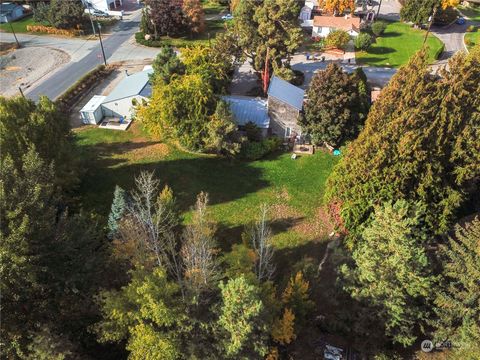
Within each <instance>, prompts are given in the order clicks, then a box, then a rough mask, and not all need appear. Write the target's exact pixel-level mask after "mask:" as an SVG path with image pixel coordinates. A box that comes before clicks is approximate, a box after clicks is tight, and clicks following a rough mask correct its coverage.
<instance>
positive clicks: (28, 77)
mask: <svg viewBox="0 0 480 360" xmlns="http://www.w3.org/2000/svg"><path fill="white" fill-rule="evenodd" d="M69 61H70V56H69V55H68V54H67V53H66V52H64V51H61V50H57V49H52V48H48V47H26V48H21V49H17V50H14V51H12V52H9V53H8V54H5V55H2V56H0V70H1V73H0V89H1V94H2V95H3V96H12V95H15V94H16V93H18V87H19V86H21V87H22V90H23V89H28V88H29V87H30V86H32V85H33V84H34V83H35V82H36V81H38V80H40V79H42V78H43V77H45V76H46V75H49V74H51V73H53V72H54V71H55V70H56V69H58V68H59V67H60V66H61V65H63V64H66V63H67V62H69Z"/></svg>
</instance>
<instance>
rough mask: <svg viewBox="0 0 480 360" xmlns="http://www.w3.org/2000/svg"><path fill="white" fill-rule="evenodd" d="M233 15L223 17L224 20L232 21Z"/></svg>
mask: <svg viewBox="0 0 480 360" xmlns="http://www.w3.org/2000/svg"><path fill="white" fill-rule="evenodd" d="M232 19H233V15H232V14H226V15H223V16H222V20H232Z"/></svg>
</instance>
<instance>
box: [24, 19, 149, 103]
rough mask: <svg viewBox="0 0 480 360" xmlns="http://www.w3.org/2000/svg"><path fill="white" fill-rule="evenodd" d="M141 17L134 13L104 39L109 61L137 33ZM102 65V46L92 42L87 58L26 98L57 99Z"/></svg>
mask: <svg viewBox="0 0 480 360" xmlns="http://www.w3.org/2000/svg"><path fill="white" fill-rule="evenodd" d="M140 17H141V12H136V13H134V14H133V15H132V17H131V18H130V20H129V21H122V22H121V23H120V24H119V25H118V26H117V27H116V28H115V29H114V31H112V34H111V35H109V36H108V37H107V38H105V39H104V41H103V46H104V49H105V56H106V57H107V59H109V58H110V57H111V56H112V55H113V54H114V53H115V51H116V50H117V49H119V48H120V47H121V46H122V45H123V44H124V43H125V42H127V41H128V40H129V39H130V38H131V36H132V34H134V33H135V32H136V31H137V29H138V25H139V22H140ZM55 47H58V46H55ZM102 63H103V59H102V51H101V48H100V44H99V42H97V41H92V48H91V50H90V51H89V52H88V53H87V54H86V55H85V56H83V57H82V58H81V59H78V60H77V61H71V62H70V63H69V64H68V65H67V66H65V67H63V68H62V69H61V70H59V71H57V72H55V73H54V74H53V75H52V76H50V77H48V78H47V79H46V80H45V81H43V82H42V83H40V84H39V85H38V86H36V87H34V88H33V89H31V90H29V91H26V96H27V97H29V98H30V99H32V100H35V101H36V100H38V98H39V97H40V95H46V96H48V97H49V98H50V99H55V98H57V97H58V96H59V95H61V94H62V93H63V92H64V91H65V90H67V89H68V88H69V87H70V86H71V85H72V84H73V83H75V81H76V80H78V79H79V78H81V77H82V76H83V75H84V74H86V73H87V72H89V71H90V70H92V69H93V68H95V67H96V66H97V65H99V64H102Z"/></svg>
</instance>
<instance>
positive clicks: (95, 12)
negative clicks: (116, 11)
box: [92, 10, 110, 18]
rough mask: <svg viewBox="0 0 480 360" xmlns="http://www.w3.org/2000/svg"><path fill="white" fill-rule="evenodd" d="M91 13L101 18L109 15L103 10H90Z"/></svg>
mask: <svg viewBox="0 0 480 360" xmlns="http://www.w3.org/2000/svg"><path fill="white" fill-rule="evenodd" d="M92 15H93V16H96V17H103V18H106V17H109V16H110V15H108V14H107V13H105V12H103V11H100V10H93V11H92Z"/></svg>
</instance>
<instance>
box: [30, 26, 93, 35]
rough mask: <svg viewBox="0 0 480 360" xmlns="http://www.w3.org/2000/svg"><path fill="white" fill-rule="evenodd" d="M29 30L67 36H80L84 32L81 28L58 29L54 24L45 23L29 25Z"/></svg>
mask: <svg viewBox="0 0 480 360" xmlns="http://www.w3.org/2000/svg"><path fill="white" fill-rule="evenodd" d="M27 31H30V32H40V33H47V34H52V35H65V36H80V35H83V34H84V33H83V30H79V29H57V28H54V27H52V26H44V25H27Z"/></svg>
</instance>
